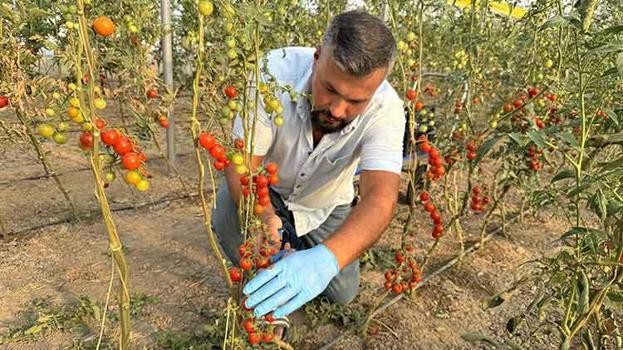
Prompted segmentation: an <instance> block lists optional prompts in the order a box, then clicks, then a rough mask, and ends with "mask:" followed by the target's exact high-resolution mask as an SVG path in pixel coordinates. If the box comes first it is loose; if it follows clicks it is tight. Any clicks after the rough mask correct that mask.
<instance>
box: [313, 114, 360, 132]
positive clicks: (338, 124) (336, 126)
mask: <svg viewBox="0 0 623 350" xmlns="http://www.w3.org/2000/svg"><path fill="white" fill-rule="evenodd" d="M311 121H312V126H313V127H314V128H316V129H318V130H320V131H321V132H322V133H324V134H331V133H334V132H338V131H340V130H342V129H344V128H345V127H346V126H347V125H348V124H350V122H351V121H352V119H350V120H348V119H338V118H335V117H334V116H333V115H332V114H331V112H330V111H328V110H326V109H317V110H313V111H312V112H311Z"/></svg>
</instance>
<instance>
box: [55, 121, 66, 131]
mask: <svg viewBox="0 0 623 350" xmlns="http://www.w3.org/2000/svg"><path fill="white" fill-rule="evenodd" d="M56 129H57V130H58V131H60V132H63V131H67V130H68V129H69V123H67V122H60V123H58V125H57V126H56Z"/></svg>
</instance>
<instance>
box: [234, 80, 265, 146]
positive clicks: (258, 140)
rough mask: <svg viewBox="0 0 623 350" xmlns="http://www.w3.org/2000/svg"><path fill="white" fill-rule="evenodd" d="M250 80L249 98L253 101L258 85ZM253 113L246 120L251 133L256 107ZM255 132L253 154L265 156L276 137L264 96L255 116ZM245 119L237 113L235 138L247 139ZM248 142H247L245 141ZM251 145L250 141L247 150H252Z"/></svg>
mask: <svg viewBox="0 0 623 350" xmlns="http://www.w3.org/2000/svg"><path fill="white" fill-rule="evenodd" d="M249 81H250V85H249V88H248V93H249V99H250V100H251V101H254V100H255V91H257V90H256V87H255V84H254V83H253V81H252V80H249ZM250 110H251V113H250V115H249V116H248V120H247V121H246V125H247V131H248V132H249V133H250V132H251V130H253V119H254V114H253V113H254V108H251V109H250ZM255 119H256V120H255V133H254V134H253V141H254V142H253V155H256V156H264V155H266V153H268V150H269V149H270V146H271V145H272V142H273V137H274V125H273V122H272V120H271V118H270V116H269V115H268V113H266V111H265V110H264V102H263V101H262V97H261V96H260V98H259V105H258V106H257V114H256V117H255ZM244 130H245V129H244V121H243V119H242V116H241V115H240V113H238V114H237V115H236V118H235V119H234V127H233V130H232V136H233V138H234V139H236V138H241V139H243V140H247V139H246V138H245V136H246V135H245V133H244ZM245 144H247V142H245ZM249 147H251V145H250V143H249V144H248V145H247V151H250V149H249Z"/></svg>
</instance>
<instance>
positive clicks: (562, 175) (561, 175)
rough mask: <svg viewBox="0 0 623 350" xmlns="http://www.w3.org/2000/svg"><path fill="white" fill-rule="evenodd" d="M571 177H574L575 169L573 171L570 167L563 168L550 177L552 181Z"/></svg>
mask: <svg viewBox="0 0 623 350" xmlns="http://www.w3.org/2000/svg"><path fill="white" fill-rule="evenodd" d="M573 177H575V171H573V170H572V169H565V170H563V171H561V172H559V173H558V174H556V175H554V177H553V178H552V183H554V182H558V181H560V180H564V179H570V178H573Z"/></svg>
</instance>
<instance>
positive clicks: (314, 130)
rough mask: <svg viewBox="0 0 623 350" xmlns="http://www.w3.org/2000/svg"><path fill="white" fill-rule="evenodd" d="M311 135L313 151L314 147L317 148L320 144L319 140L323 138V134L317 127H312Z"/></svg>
mask: <svg viewBox="0 0 623 350" xmlns="http://www.w3.org/2000/svg"><path fill="white" fill-rule="evenodd" d="M312 135H313V139H314V149H315V148H316V146H318V144H319V143H320V140H322V137H323V136H324V133H323V132H322V131H321V130H320V128H318V127H317V126H313V127H312Z"/></svg>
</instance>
